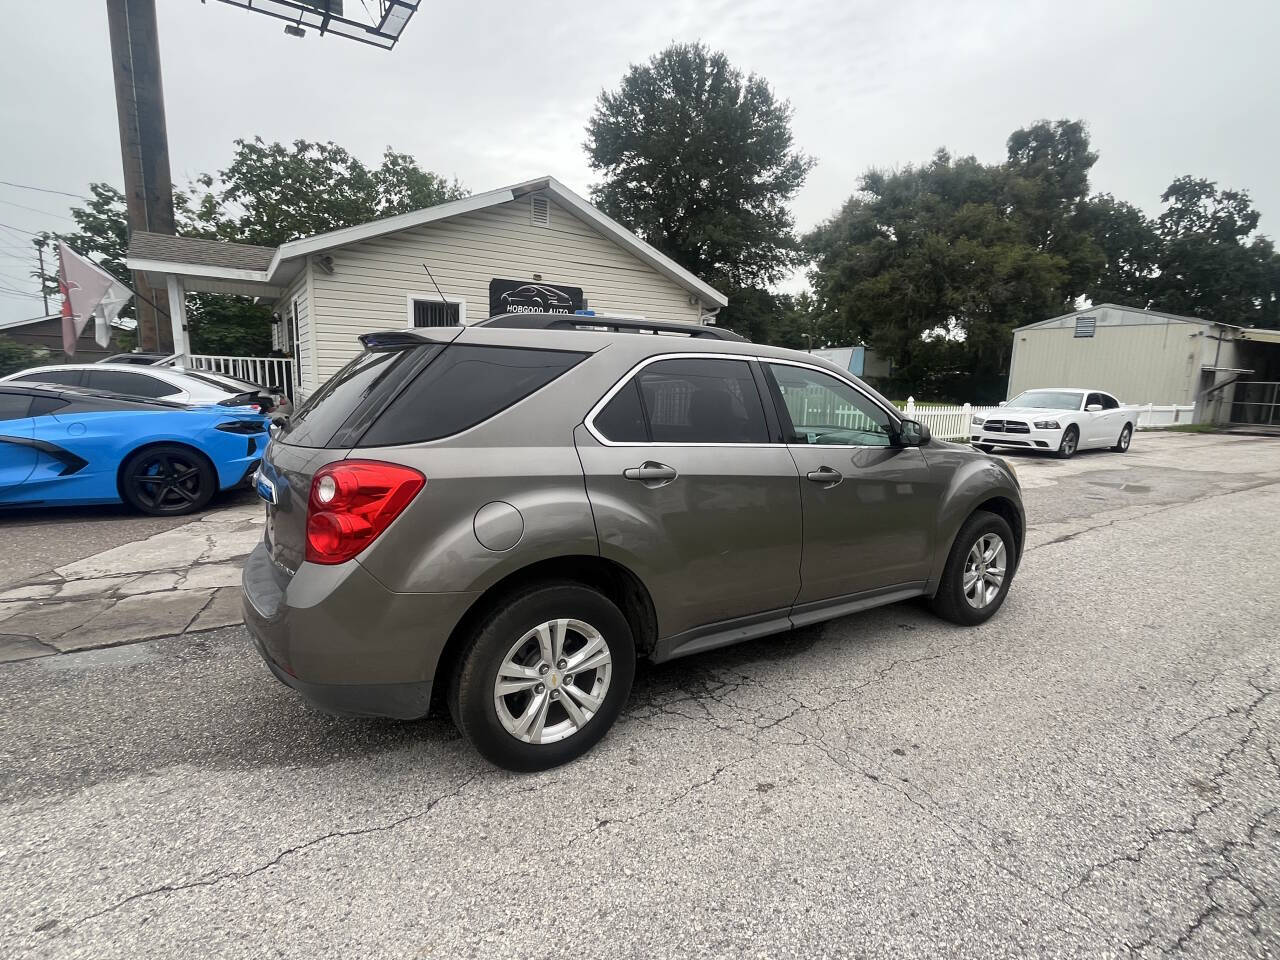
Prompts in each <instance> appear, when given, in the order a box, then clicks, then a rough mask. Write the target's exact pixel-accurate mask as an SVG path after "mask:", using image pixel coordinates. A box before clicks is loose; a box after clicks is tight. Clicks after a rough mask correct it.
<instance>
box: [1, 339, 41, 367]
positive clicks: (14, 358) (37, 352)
mask: <svg viewBox="0 0 1280 960" xmlns="http://www.w3.org/2000/svg"><path fill="white" fill-rule="evenodd" d="M48 362H49V351H48V350H45V349H43V348H41V347H32V346H29V345H28V344H25V343H18V341H16V340H11V339H9V338H8V337H6V336H3V335H0V377H7V376H8V375H9V374H11V373H17V372H18V371H19V370H25V369H27V367H35V366H38V365H40V364H42V363H48Z"/></svg>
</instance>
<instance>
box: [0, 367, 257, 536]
mask: <svg viewBox="0 0 1280 960" xmlns="http://www.w3.org/2000/svg"><path fill="white" fill-rule="evenodd" d="M268 439H269V434H268V427H267V420H266V418H265V417H263V416H260V415H258V414H254V413H250V412H249V411H248V410H246V409H236V408H234V407H225V406H208V407H185V406H181V405H180V404H176V403H169V402H167V401H164V400H148V399H143V398H139V397H121V396H115V395H113V394H108V393H102V392H100V391H95V390H89V389H85V388H81V387H63V386H53V385H41V384H18V383H0V507H18V506H40V505H48V504H55V503H56V504H68V505H70V504H90V503H119V502H120V501H124V502H125V503H127V504H129V505H130V506H131V507H133V508H134V509H135V510H140V511H142V512H143V513H149V514H152V515H153V516H179V515H181V514H184V513H192V512H193V511H196V510H199V509H201V508H202V507H204V506H205V505H206V504H208V502H209V501H210V500H211V499H212V498H213V495H214V494H215V493H217V492H218V491H219V490H226V489H229V488H231V487H234V486H236V485H237V484H239V483H241V482H242V481H244V480H246V479H248V477H249V475H250V474H252V473H253V471H254V470H255V469H256V468H257V466H258V461H259V460H260V459H261V458H262V451H263V450H265V449H266V446H267V440H268Z"/></svg>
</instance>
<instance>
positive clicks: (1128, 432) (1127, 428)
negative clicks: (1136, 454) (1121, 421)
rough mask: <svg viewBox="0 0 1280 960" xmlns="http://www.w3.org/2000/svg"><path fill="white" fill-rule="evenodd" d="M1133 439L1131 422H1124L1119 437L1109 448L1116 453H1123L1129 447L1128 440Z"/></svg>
mask: <svg viewBox="0 0 1280 960" xmlns="http://www.w3.org/2000/svg"><path fill="white" fill-rule="evenodd" d="M1132 439H1133V424H1130V423H1126V424H1125V425H1124V429H1123V430H1121V431H1120V439H1119V440H1117V441H1116V445H1115V446H1114V447H1112V448H1111V449H1112V450H1113V451H1114V452H1116V453H1124V452H1125V451H1126V450H1128V449H1129V442H1130V441H1131V440H1132Z"/></svg>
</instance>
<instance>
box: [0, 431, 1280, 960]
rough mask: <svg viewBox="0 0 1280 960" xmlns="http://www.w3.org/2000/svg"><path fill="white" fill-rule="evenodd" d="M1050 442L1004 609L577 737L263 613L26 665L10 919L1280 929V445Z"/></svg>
mask: <svg viewBox="0 0 1280 960" xmlns="http://www.w3.org/2000/svg"><path fill="white" fill-rule="evenodd" d="M1013 460H1014V462H1015V464H1016V466H1017V468H1018V470H1019V473H1020V476H1021V477H1022V480H1023V483H1024V487H1025V491H1026V502H1027V507H1028V513H1029V515H1030V520H1031V524H1032V525H1031V529H1030V531H1029V537H1028V540H1029V549H1028V551H1027V554H1026V557H1025V560H1024V562H1023V566H1022V569H1021V570H1020V571H1019V573H1018V576H1017V579H1016V580H1015V582H1014V585H1013V589H1012V592H1011V594H1010V597H1009V600H1008V602H1007V604H1006V606H1005V608H1004V609H1003V610H1002V611H1001V613H1000V614H999V615H998V616H997V617H996V618H994V619H993V620H992V621H990V622H989V623H987V624H986V625H984V626H982V627H979V628H975V629H962V628H958V627H953V626H950V625H947V624H943V623H941V622H939V621H937V620H935V619H934V618H933V617H931V616H930V615H929V614H928V613H927V612H926V611H925V610H924V609H923V608H922V607H921V606H920V605H918V604H914V603H908V604H900V605H896V606H892V607H888V608H883V609H880V610H877V611H872V612H870V613H867V614H863V615H860V616H857V617H851V618H847V619H844V620H839V621H835V622H833V623H830V624H826V625H823V626H821V627H816V628H811V629H806V630H803V631H797V632H794V633H791V634H788V635H785V636H779V637H771V638H766V639H763V640H759V641H756V642H753V643H749V644H746V645H743V646H739V647H735V648H730V649H727V650H721V651H715V652H711V653H708V654H704V655H701V656H697V657H692V658H688V659H685V660H680V661H675V662H673V663H669V664H665V665H662V666H660V667H653V666H642V667H641V669H640V671H639V673H638V676H637V682H636V687H635V690H634V692H633V695H632V698H631V703H630V706H629V707H628V709H627V711H626V713H625V715H624V717H623V718H622V720H621V721H620V722H619V724H618V725H617V727H616V728H615V729H614V731H613V732H612V733H611V734H610V735H609V736H608V737H607V738H606V739H605V740H604V741H603V743H602V744H601V745H600V746H599V747H598V748H597V749H596V750H595V751H593V752H592V753H591V754H589V755H588V756H586V757H585V758H582V759H581V760H579V761H577V762H575V763H573V764H571V765H568V766H566V767H562V768H559V769H557V770H554V771H551V772H548V773H545V774H539V775H533V776H520V775H512V774H508V773H504V772H501V771H498V770H495V769H493V768H492V767H489V766H487V765H486V764H485V763H484V762H483V761H481V760H480V759H479V758H478V757H477V756H476V755H475V754H474V753H472V752H471V751H470V750H469V749H468V748H467V747H466V745H465V744H464V743H463V742H462V741H461V740H460V738H459V737H458V735H457V734H456V733H455V732H454V730H453V729H452V727H451V725H450V724H449V722H448V721H447V719H445V718H440V717H432V718H429V719H427V720H424V721H420V722H415V723H394V722H380V721H361V720H350V719H336V718H331V717H327V716H325V715H323V714H320V713H317V712H315V711H313V710H311V709H309V708H308V707H306V706H305V705H304V704H303V703H302V702H301V701H300V700H299V699H298V698H297V696H296V695H294V694H293V693H292V692H290V691H288V690H287V689H285V688H284V687H282V686H281V685H280V684H278V683H277V682H276V681H275V680H274V679H272V678H271V677H270V675H269V674H268V673H267V671H266V669H265V668H264V667H263V666H262V664H261V662H260V661H259V660H258V657H257V655H256V654H255V653H254V652H253V650H252V648H251V647H250V645H249V642H248V640H247V637H246V635H245V633H244V630H243V628H242V627H239V626H233V627H223V628H220V629H216V630H211V631H203V632H193V633H187V634H186V635H183V636H175V637H166V638H161V639H155V640H145V641H142V642H137V643H127V644H124V645H119V646H111V647H107V648H103V649H93V650H87V651H84V652H73V653H56V654H50V655H47V656H42V657H39V658H36V659H30V660H26V661H23V662H13V663H7V664H0V703H2V704H3V709H2V710H0V944H3V945H4V947H3V950H0V953H3V954H4V955H5V956H13V957H92V958H108V957H129V958H144V957H165V958H167V957H179V956H184V957H185V956H198V957H247V956H271V957H406V958H410V957H411V958H426V957H432V958H435V957H472V956H475V957H559V956H565V957H574V958H595V957H611V958H614V957H637V958H639V957H681V958H690V957H806V958H807V957H815V956H841V957H845V956H847V957H885V958H905V957H947V958H958V957H992V956H999V957H1006V956H1036V957H1041V956H1046V957H1048V956H1051V957H1112V956H1114V957H1128V956H1138V957H1155V956H1162V955H1172V956H1187V957H1205V958H1236V957H1255V958H1265V957H1276V956H1280V696H1277V693H1278V692H1280V647H1278V646H1277V624H1278V623H1280V576H1277V571H1280V537H1278V536H1277V533H1278V532H1280V521H1278V520H1277V518H1278V517H1280V443H1277V442H1275V441H1273V440H1265V439H1257V438H1243V437H1223V436H1189V435H1173V434H1160V435H1150V434H1139V435H1138V436H1137V437H1136V438H1135V441H1134V445H1133V448H1132V450H1131V452H1130V453H1128V454H1124V455H1118V454H1111V453H1096V454H1095V453H1086V454H1081V455H1078V456H1077V457H1076V458H1075V459H1073V460H1071V461H1067V462H1061V461H1056V460H1050V459H1044V458H1039V457H1032V456H1020V457H1016V458H1013ZM106 519H109V518H100V520H101V521H102V522H105V520H106ZM70 522H72V523H74V521H70ZM140 532H141V533H142V534H143V535H145V536H151V535H153V534H154V533H157V532H163V531H140ZM21 536H23V535H22V534H18V537H21ZM45 539H53V538H50V537H46V538H45ZM21 542H22V543H23V548H24V549H29V550H31V551H38V549H39V547H40V544H39V542H37V540H35V539H32V540H30V541H21ZM51 549H52V548H51ZM102 549H104V546H103V544H102V543H98V542H95V543H93V544H91V545H88V546H85V547H84V548H83V549H82V550H80V551H79V552H80V553H81V555H82V556H88V555H89V554H90V553H96V552H98V551H101V550H102ZM76 552H77V551H76V550H68V549H65V548H61V549H60V551H59V552H58V556H57V557H56V558H55V559H53V560H51V561H49V562H47V563H46V562H45V561H42V560H41V559H40V558H39V557H38V556H34V557H33V558H32V559H30V560H29V562H28V563H27V564H26V566H24V567H23V570H24V571H25V572H24V573H23V574H22V575H23V576H24V577H25V576H37V577H39V576H43V575H44V574H43V573H41V572H40V571H41V570H42V569H44V570H54V569H56V568H60V567H64V566H66V565H67V564H69V563H72V562H75V561H74V558H71V557H70V556H69V553H76ZM32 571H35V572H34V573H32ZM2 629H3V626H2V625H0V630H2Z"/></svg>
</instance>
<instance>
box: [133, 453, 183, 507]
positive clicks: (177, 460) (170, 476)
mask: <svg viewBox="0 0 1280 960" xmlns="http://www.w3.org/2000/svg"><path fill="white" fill-rule="evenodd" d="M129 480H130V482H131V483H132V484H133V489H134V492H135V493H136V494H137V497H138V499H139V500H141V501H142V502H143V503H144V504H145V505H146V506H148V507H151V508H152V509H154V510H178V509H181V508H183V507H185V506H188V505H189V504H192V503H195V502H196V501H197V500H199V499H200V468H199V467H198V466H197V465H196V464H195V463H193V462H191V461H189V460H187V459H185V458H183V457H180V456H176V455H174V454H168V453H166V454H160V455H158V456H155V457H152V458H150V459H148V460H145V461H143V463H142V464H141V466H140V467H139V468H138V470H137V472H135V473H134V474H132V475H131V476H130V477H129Z"/></svg>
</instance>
